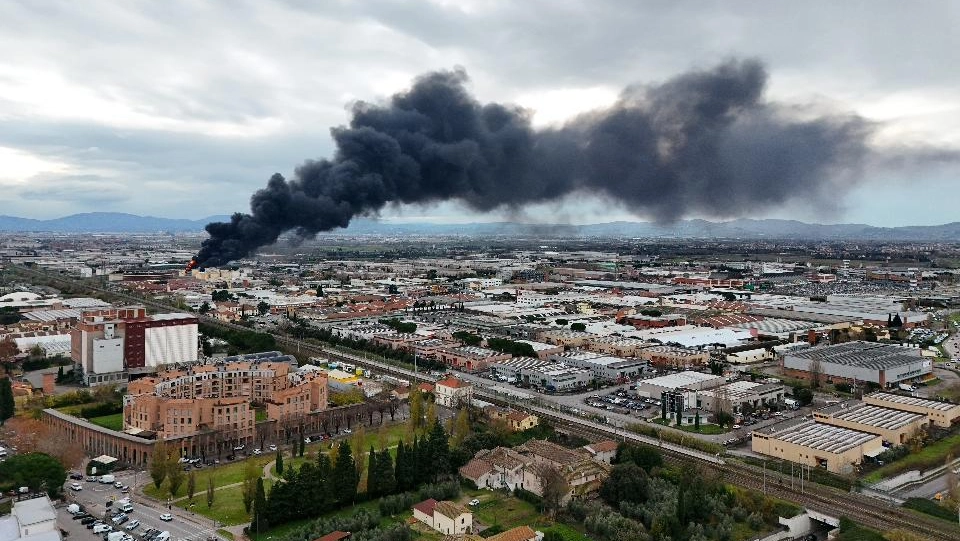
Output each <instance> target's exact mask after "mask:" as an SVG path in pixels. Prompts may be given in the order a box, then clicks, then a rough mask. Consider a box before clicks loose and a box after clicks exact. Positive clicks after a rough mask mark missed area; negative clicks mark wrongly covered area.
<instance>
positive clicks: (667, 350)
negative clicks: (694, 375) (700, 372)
mask: <svg viewBox="0 0 960 541" xmlns="http://www.w3.org/2000/svg"><path fill="white" fill-rule="evenodd" d="M637 357H638V358H640V359H643V360H646V361H649V362H650V365H651V366H655V367H657V368H680V369H688V368H693V367H697V366H703V365H705V364H707V363H708V362H710V353H709V352H707V351H698V350H692V349H684V348H678V347H673V346H650V347H648V348H644V349H643V350H641V351H640V352H639V353H638V354H637Z"/></svg>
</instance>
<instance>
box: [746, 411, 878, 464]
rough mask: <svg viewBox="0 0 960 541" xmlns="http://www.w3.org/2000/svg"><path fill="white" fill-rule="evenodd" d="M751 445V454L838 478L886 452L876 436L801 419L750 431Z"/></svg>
mask: <svg viewBox="0 0 960 541" xmlns="http://www.w3.org/2000/svg"><path fill="white" fill-rule="evenodd" d="M751 445H752V449H753V452H755V453H760V454H762V455H767V456H770V457H773V458H779V459H783V460H787V461H790V462H796V463H797V464H804V465H807V466H810V467H815V468H823V469H825V470H827V471H830V472H833V473H840V474H847V473H850V472H851V471H852V470H853V468H854V467H855V466H857V465H859V464H860V463H861V462H863V458H864V457H865V456H870V457H873V456H877V455H879V454H880V453H882V452H883V451H884V450H886V448H885V447H884V446H883V438H882V437H880V436H878V435H876V434H869V433H867V432H861V431H859V430H851V429H849V428H843V427H840V426H833V425H828V424H824V423H818V422H815V421H813V420H811V419H806V418H803V417H801V418H798V419H790V420H788V421H784V422H782V423H777V424H775V425H771V426H767V427H764V428H761V429H758V430H754V431H753V432H752V443H751Z"/></svg>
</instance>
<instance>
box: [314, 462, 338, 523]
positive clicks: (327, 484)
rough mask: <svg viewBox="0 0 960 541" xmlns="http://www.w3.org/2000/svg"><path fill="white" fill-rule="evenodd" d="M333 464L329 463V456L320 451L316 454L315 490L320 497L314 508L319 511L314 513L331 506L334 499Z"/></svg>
mask: <svg viewBox="0 0 960 541" xmlns="http://www.w3.org/2000/svg"><path fill="white" fill-rule="evenodd" d="M332 477H333V465H332V464H330V457H328V456H327V455H325V454H323V453H320V454H319V455H318V456H317V491H318V494H319V495H320V498H319V499H318V501H317V502H315V509H318V510H319V511H318V512H317V513H314V514H320V513H321V512H324V511H327V510H328V509H330V507H332V505H333V501H334V495H333V486H332Z"/></svg>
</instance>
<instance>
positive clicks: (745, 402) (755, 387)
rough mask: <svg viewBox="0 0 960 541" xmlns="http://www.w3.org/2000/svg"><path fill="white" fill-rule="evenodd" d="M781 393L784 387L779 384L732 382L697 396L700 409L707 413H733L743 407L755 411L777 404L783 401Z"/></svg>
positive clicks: (701, 392) (741, 409)
mask: <svg viewBox="0 0 960 541" xmlns="http://www.w3.org/2000/svg"><path fill="white" fill-rule="evenodd" d="M783 393H784V387H783V385H782V384H780V383H756V382H752V381H734V382H733V383H729V384H727V385H721V386H720V387H716V388H714V389H707V390H703V391H700V392H699V393H697V395H698V400H699V403H700V407H701V408H703V409H705V410H707V411H716V410H717V409H723V410H724V411H728V412H731V413H735V412H741V411H743V407H744V406H749V407H750V408H753V409H754V410H756V409H759V408H763V407H767V406H769V405H772V404H777V403H779V402H780V401H781V400H783ZM718 406H719V408H718Z"/></svg>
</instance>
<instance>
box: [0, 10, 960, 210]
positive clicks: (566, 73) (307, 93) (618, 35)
mask: <svg viewBox="0 0 960 541" xmlns="http://www.w3.org/2000/svg"><path fill="white" fill-rule="evenodd" d="M957 28H960V3H957V2H951V1H946V0H944V1H935V0H934V1H929V2H902V1H890V2H883V1H878V0H872V1H853V0H846V1H843V2H836V1H807V2H729V1H724V2H706V1H696V2H694V1H690V2H676V1H675V0H665V1H662V2H656V1H646V2H640V1H631V0H621V1H603V0H583V1H575V0H543V1H537V0H523V1H518V0H502V1H498V0H489V1H484V0H435V1H418V2H412V1H411V2H404V1H388V0H363V1H356V2H347V1H342V2H336V1H332V0H331V1H324V2H312V1H308V0H303V1H295V0H290V1H286V2H279V1H266V0H257V1H254V0H250V1H229V2H228V1H199V0H194V1H171V0H166V1H123V2H116V1H112V0H110V1H94V0H84V1H82V2H77V1H71V0H64V1H47V0H23V1H17V0H6V1H4V2H0V50H2V51H3V54H2V55H0V190H2V191H0V193H2V194H3V196H2V198H0V201H2V202H3V207H2V208H0V214H9V215H16V216H25V217H32V218H51V217H57V216H63V215H66V214H72V213H76V212H89V211H123V212H132V213H136V214H149V215H155V216H167V217H181V218H194V219H197V218H202V217H206V216H209V215H214V214H229V213H231V212H234V211H245V210H247V208H248V200H249V196H250V194H251V193H252V192H253V191H254V190H256V189H257V188H259V187H261V186H263V185H264V184H265V182H266V180H267V179H268V178H269V177H270V175H271V174H272V173H274V172H280V173H283V174H285V175H289V174H290V173H291V172H292V171H293V169H294V167H296V165H298V164H299V163H301V162H302V161H303V160H305V159H308V158H321V157H327V156H330V154H331V152H332V143H331V140H330V136H329V128H330V127H331V126H336V125H341V124H344V123H345V122H347V120H348V115H347V108H346V106H347V105H348V104H349V103H351V102H352V101H354V100H359V99H363V100H367V101H376V100H383V99H385V98H387V97H388V96H390V95H391V94H392V93H394V92H397V91H400V90H402V89H404V88H405V87H407V86H408V85H409V84H410V82H411V80H412V79H413V78H414V77H415V76H416V75H418V74H421V73H424V72H427V71H430V70H437V69H445V68H447V69H448V68H451V67H454V66H462V67H464V68H465V69H466V70H467V72H468V73H469V75H470V80H471V83H470V88H471V90H472V91H473V93H474V94H475V95H476V96H477V97H478V99H480V100H482V101H501V102H512V103H518V104H520V105H522V106H524V107H527V108H530V109H531V110H532V111H533V114H534V116H533V121H534V123H535V124H536V125H538V126H544V125H549V124H558V123H562V122H563V121H564V120H565V119H568V118H570V117H571V116H573V115H576V114H577V113H581V112H584V111H588V110H590V109H592V108H596V107H602V106H604V105H609V104H610V103H612V102H613V101H614V100H615V99H616V97H617V95H618V94H619V92H620V91H621V90H622V89H623V88H624V87H625V86H627V85H631V84H636V83H641V84H642V83H656V82H658V81H663V80H665V79H667V78H670V77H672V76H675V75H677V74H679V73H682V72H684V71H688V70H690V69H698V68H709V67H711V66H713V65H715V64H717V63H719V62H722V61H724V60H727V59H730V58H757V59H760V60H761V61H762V62H764V63H765V65H766V67H767V70H768V72H769V84H768V89H767V93H766V99H769V100H773V101H778V102H783V103H787V104H797V105H804V106H809V105H810V104H816V106H817V107H822V108H829V109H831V110H837V111H849V112H853V113H857V114H860V115H862V116H864V117H866V118H867V119H870V120H873V121H876V122H878V123H879V124H878V126H879V127H878V129H877V132H876V134H875V135H874V137H873V140H872V145H873V146H874V148H876V149H877V150H878V152H879V155H881V156H882V155H883V152H884V149H886V148H890V147H897V148H903V147H904V146H910V147H921V146H922V147H927V148H929V149H931V150H932V151H934V152H936V151H940V150H946V151H955V150H956V149H960V69H958V66H960V32H958V31H957ZM948 153H949V152H948ZM867 169H868V170H866V171H864V175H863V179H862V181H861V182H860V183H859V184H858V185H857V186H856V187H854V188H853V189H852V191H851V192H850V193H849V194H848V195H847V196H846V198H845V199H844V200H843V201H841V202H839V205H838V207H839V208H840V210H839V211H836V212H831V213H829V214H823V213H822V212H821V211H820V210H819V209H815V208H808V207H806V206H805V205H803V203H802V202H798V203H796V204H793V205H790V206H789V207H785V208H757V209H755V212H753V213H752V214H751V215H750V217H768V216H770V217H789V218H797V219H803V220H808V221H821V222H864V223H870V224H875V225H906V224H936V223H944V222H949V221H957V220H960V207H958V201H960V189H958V188H960V178H958V174H960V168H958V167H957V165H956V163H955V162H954V161H952V160H950V159H947V160H925V161H923V165H918V164H917V163H898V164H897V165H895V166H891V165H889V164H887V165H885V166H884V167H869V168H867ZM796 189H797V190H798V191H799V192H802V191H803V189H804V187H803V186H797V187H796ZM384 217H385V218H387V219H395V220H402V221H414V220H430V221H434V222H450V221H465V220H482V221H489V220H499V219H503V218H504V215H503V214H493V215H485V216H480V215H477V214H473V213H468V212H464V211H463V210H462V209H461V208H459V207H458V205H456V204H443V205H439V206H432V207H426V208H406V209H390V210H389V211H388V212H386V213H385V214H384ZM510 217H516V216H515V215H514V216H510ZM524 218H527V219H530V220H536V221H546V222H550V221H555V220H558V219H560V220H568V221H573V222H599V221H610V220H613V219H644V218H645V217H644V216H631V215H629V214H627V213H626V212H625V211H620V210H613V211H611V210H610V209H609V208H608V207H607V206H606V205H604V204H602V203H597V202H591V201H586V202H585V201H583V200H580V199H578V200H577V201H564V202H561V203H560V204H558V205H548V206H542V207H538V208H534V209H530V210H529V211H528V212H526V213H525V215H524Z"/></svg>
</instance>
